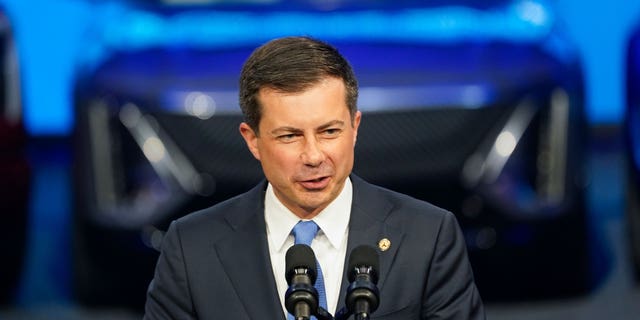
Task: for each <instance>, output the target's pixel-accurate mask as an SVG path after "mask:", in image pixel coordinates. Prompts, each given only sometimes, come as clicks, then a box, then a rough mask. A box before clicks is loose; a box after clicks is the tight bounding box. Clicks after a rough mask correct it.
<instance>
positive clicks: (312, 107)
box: [258, 78, 349, 122]
mask: <svg viewBox="0 0 640 320" xmlns="http://www.w3.org/2000/svg"><path fill="white" fill-rule="evenodd" d="M258 99H259V101H260V104H261V106H262V120H261V122H263V121H267V122H273V121H276V122H287V121H299V120H302V119H309V120H312V119H325V118H335V119H342V118H343V117H344V116H345V114H347V115H348V114H349V110H348V107H347V103H346V89H345V85H344V82H343V81H342V79H339V78H325V79H322V80H321V81H318V82H317V83H315V84H313V85H311V86H310V87H308V88H306V89H304V90H303V91H301V92H283V91H281V90H278V89H275V88H269V87H265V88H262V89H260V91H259V92H258Z"/></svg>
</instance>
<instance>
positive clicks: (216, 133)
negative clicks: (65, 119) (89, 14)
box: [74, 1, 593, 308]
mask: <svg viewBox="0 0 640 320" xmlns="http://www.w3.org/2000/svg"><path fill="white" fill-rule="evenodd" d="M467 2H469V3H471V2H473V1H467ZM467 2H465V3H467ZM473 3H480V2H473ZM495 3H501V4H505V3H511V2H509V1H496V2H493V3H492V4H495ZM531 3H535V2H530V4H531ZM435 8H436V9H434V10H435V11H429V10H427V11H423V10H418V11H408V12H393V13H391V14H390V15H391V16H392V17H391V18H389V17H388V16H385V15H384V14H383V13H380V15H376V14H372V13H371V12H367V13H366V14H362V15H361V14H360V11H358V10H355V9H354V10H353V11H344V12H343V11H339V15H338V16H331V17H330V18H333V20H332V21H338V20H340V19H342V18H344V17H351V18H352V19H351V20H354V19H355V20H358V21H359V22H362V21H363V20H364V19H365V17H364V16H368V17H373V19H383V20H385V19H392V20H393V19H401V20H402V21H405V23H407V26H406V27H407V28H409V27H410V26H409V25H410V24H411V23H416V21H419V20H420V19H422V18H424V17H430V18H437V17H438V15H439V14H442V12H440V11H438V10H439V9H437V8H440V7H439V6H436V7H435ZM447 8H449V7H447ZM470 8H471V9H469V11H464V12H463V13H464V14H469V13H472V14H478V15H482V14H484V13H483V12H484V11H483V10H489V9H487V8H485V7H484V6H475V7H474V6H470ZM538 9H540V8H538ZM451 10H454V11H447V12H446V13H451V12H457V11H455V10H459V8H458V7H453V8H452V9H451ZM434 12H435V14H434ZM212 14H216V13H215V12H214V13H212ZM236 14H237V12H236ZM275 14H276V15H277V14H280V13H278V12H276V13H275ZM291 14H292V16H291V17H290V18H291V19H293V20H295V21H302V20H309V19H314V16H313V15H309V14H306V13H305V14H303V15H302V18H300V16H299V14H300V13H297V12H294V13H291ZM316 14H318V13H316ZM319 14H320V15H321V16H320V17H319V18H318V17H316V19H317V20H318V21H325V20H326V19H327V16H324V15H323V14H326V13H319ZM249 15H250V16H251V17H253V18H255V17H254V16H253V15H251V14H249ZM261 15H267V14H266V13H261ZM420 15H426V16H420ZM171 16H172V17H175V16H176V15H173V14H172V15H171ZM496 16H499V15H496ZM216 17H217V16H216ZM411 17H413V19H416V20H410V19H411ZM416 17H417V18H416ZM236 18H237V17H236ZM279 18H280V19H282V15H280V16H279ZM181 19H184V16H181ZM261 19H267V20H269V19H270V18H269V17H268V16H267V17H266V18H265V16H262V18H261ZM407 19H409V21H406V20H407ZM472 20H473V19H472ZM269 21H272V20H269ZM375 21H380V20H375ZM449 22H451V21H449ZM260 23H261V22H256V24H255V25H254V27H255V26H257V25H258V24H260ZM436 23H437V22H436ZM431 27H432V26H427V27H424V28H423V29H421V31H420V32H423V31H424V30H427V29H429V28H431ZM362 28H365V29H366V25H363V26H362ZM187 29H188V28H187ZM212 29H213V28H212ZM207 30H210V29H207ZM234 30H235V29H234ZM251 30H253V29H251ZM494 31H495V30H493V31H492V32H494ZM174 32H177V33H178V32H179V31H175V30H174ZM230 32H233V31H230ZM387 33H388V35H387V36H386V37H385V36H382V37H380V36H379V34H376V37H367V36H365V37H357V36H344V37H333V38H332V37H331V36H327V38H329V39H327V40H329V41H330V42H331V43H332V44H334V45H336V46H337V47H338V49H339V50H340V51H341V52H342V53H343V54H344V55H345V56H346V57H347V59H348V60H349V61H350V62H351V63H352V64H353V67H354V70H355V72H356V75H357V77H358V79H359V83H360V99H359V108H360V109H361V110H362V111H363V121H362V124H361V126H360V134H359V136H358V144H357V146H356V155H355V166H354V172H355V173H356V174H358V175H360V176H361V177H363V178H364V179H366V180H368V181H370V182H373V183H376V184H379V185H383V186H386V187H388V188H391V189H394V190H397V191H400V192H403V193H406V194H409V195H412V196H414V197H417V198H420V199H424V200H427V201H430V202H432V203H434V204H436V205H439V206H442V207H444V208H446V209H449V210H451V211H452V212H454V213H456V214H457V215H458V219H459V221H460V223H461V226H462V229H463V232H464V234H465V237H466V240H467V245H468V247H469V255H470V259H471V263H472V266H473V268H474V271H475V276H476V281H477V284H478V287H479V289H480V291H481V294H482V296H483V298H484V299H485V300H486V301H521V300H525V299H543V298H552V297H558V296H570V295H576V294H583V293H586V292H588V290H589V289H590V288H591V287H592V285H593V274H592V270H591V269H590V263H589V262H590V261H589V259H590V253H589V250H590V248H589V244H588V241H587V234H586V232H587V221H586V220H587V219H586V209H585V188H586V179H585V177H584V170H583V163H584V151H585V150H584V147H585V143H586V141H585V140H584V137H585V136H586V135H585V133H586V131H585V130H586V127H585V125H586V123H585V118H584V110H583V83H582V71H581V67H580V64H579V61H578V60H577V59H575V57H573V56H572V55H570V54H567V52H566V51H562V50H557V49H558V47H562V45H561V44H558V43H557V41H558V39H556V38H553V37H549V39H547V40H548V41H546V40H545V41H531V40H530V39H524V40H523V39H520V40H513V39H505V38H496V37H494V34H484V35H482V36H478V37H466V36H463V37H460V38H457V39H455V40H451V39H449V40H446V39H445V40H444V41H442V39H440V40H437V41H436V40H434V39H427V40H424V39H416V38H411V37H409V38H403V36H406V34H399V33H393V32H391V31H388V30H387ZM247 37H248V38H249V40H245V39H244V38H243V39H242V40H241V41H238V42H230V43H226V44H225V45H220V46H212V47H206V46H205V47H198V46H186V45H175V44H173V45H152V46H147V47H144V48H124V49H120V50H115V51H114V52H112V53H111V54H110V55H108V57H107V58H106V59H105V60H104V61H102V62H101V63H100V64H99V65H97V66H96V67H95V68H93V69H91V70H89V71H88V72H86V73H84V74H82V75H80V76H79V77H78V81H77V87H76V115H77V120H76V123H77V131H76V142H77V144H76V147H77V159H76V160H77V161H76V164H77V165H76V166H75V168H76V170H77V172H76V173H77V174H76V187H77V194H78V195H79V196H78V197H77V204H76V217H75V221H76V226H75V237H76V241H74V243H75V245H76V248H75V255H74V256H75V268H76V271H75V272H74V276H75V286H76V292H77V296H78V298H79V299H80V301H82V302H85V303H88V304H119V305H127V306H131V307H134V308H140V307H141V306H142V304H143V301H144V298H145V297H144V292H145V290H146V286H147V285H148V283H149V281H150V280H151V278H152V276H153V266H154V264H155V261H156V259H157V252H156V251H155V249H157V248H158V245H159V243H160V241H161V238H162V233H163V231H164V230H166V228H167V226H168V224H169V223H170V221H172V220H173V219H176V218H178V217H180V216H182V215H184V214H186V213H188V212H190V211H193V210H196V209H200V208H203V207H206V206H210V205H212V204H215V203H217V202H219V201H222V200H224V199H227V198H229V197H231V196H233V195H236V194H238V193H240V192H243V191H246V190H248V189H249V188H250V187H252V186H254V185H255V184H256V183H257V182H258V181H260V180H261V179H262V178H263V177H262V172H261V170H260V166H259V164H258V162H257V161H256V160H255V159H253V157H252V156H251V154H250V153H249V151H248V150H246V147H245V145H244V142H243V141H242V139H241V137H240V135H239V134H238V125H239V123H240V122H241V121H242V116H241V114H240V110H239V107H238V100H237V81H238V80H237V79H238V75H239V71H240V68H241V65H242V63H243V61H244V60H245V59H246V58H247V57H248V56H249V54H250V53H251V51H252V50H253V48H255V47H256V46H257V45H259V43H260V42H261V41H263V40H264V39H262V40H257V39H255V38H252V37H251V36H247ZM551 38H553V39H551ZM562 53H564V54H562ZM114 292H117V295H115V294H114Z"/></svg>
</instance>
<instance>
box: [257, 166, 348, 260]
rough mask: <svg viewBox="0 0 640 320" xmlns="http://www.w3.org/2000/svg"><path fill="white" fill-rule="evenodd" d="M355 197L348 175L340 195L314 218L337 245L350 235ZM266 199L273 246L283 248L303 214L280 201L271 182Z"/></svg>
mask: <svg viewBox="0 0 640 320" xmlns="http://www.w3.org/2000/svg"><path fill="white" fill-rule="evenodd" d="M352 198H353V186H352V184H351V179H350V178H347V179H346V180H345V183H344V187H343V188H342V191H341V192H340V194H338V197H336V198H335V199H334V200H333V201H332V202H331V203H330V204H329V205H328V206H327V207H326V208H324V210H322V211H321V212H320V213H319V214H318V215H317V216H315V217H314V218H313V219H312V220H313V221H315V223H316V224H318V227H320V229H321V230H322V231H321V232H322V233H324V234H325V236H326V237H327V239H328V240H329V242H330V243H331V245H332V246H333V247H334V248H338V247H340V245H341V244H342V241H343V240H344V237H345V235H346V231H347V227H348V226H349V216H350V215H351V201H352ZM264 203H265V222H266V225H267V234H268V237H269V239H271V245H273V248H277V250H278V251H280V250H282V249H283V246H284V244H285V242H286V241H287V237H288V236H289V234H290V233H291V229H293V227H294V226H295V225H296V223H298V221H300V218H299V217H298V216H296V215H295V214H294V213H293V212H291V211H290V210H289V209H288V208H287V207H285V206H284V204H282V202H280V199H278V197H276V194H275V193H274V191H273V187H272V186H271V183H269V184H268V186H267V191H266V193H265V201H264Z"/></svg>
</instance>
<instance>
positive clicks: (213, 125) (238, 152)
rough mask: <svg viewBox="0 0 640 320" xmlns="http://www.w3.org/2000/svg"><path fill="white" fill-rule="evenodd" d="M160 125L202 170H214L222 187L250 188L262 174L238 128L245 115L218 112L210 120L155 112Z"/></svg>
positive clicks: (210, 172) (218, 184)
mask: <svg viewBox="0 0 640 320" xmlns="http://www.w3.org/2000/svg"><path fill="white" fill-rule="evenodd" d="M153 116H154V117H155V118H156V120H157V121H158V123H159V124H160V126H161V127H162V128H163V130H164V131H165V132H167V134H169V136H170V137H171V139H173V140H174V142H175V143H176V144H177V145H178V146H179V148H180V149H181V150H182V152H184V153H185V155H186V156H187V158H188V159H189V160H190V161H191V163H192V164H193V166H194V167H195V169H196V170H197V171H198V172H201V173H208V174H210V175H211V176H212V177H213V178H214V179H215V181H216V184H217V189H218V191H222V190H221V189H227V190H224V192H223V193H225V194H226V193H229V192H231V193H232V192H234V191H235V192H236V193H237V192H238V190H228V189H229V188H231V189H234V188H240V189H248V188H249V187H250V186H253V185H254V184H256V183H257V182H258V181H259V180H260V179H261V178H262V177H263V175H262V171H261V168H260V163H259V162H258V161H257V160H255V159H254V158H253V156H252V155H251V153H250V152H249V150H248V149H247V147H246V144H245V143H244V140H242V137H241V136H240V133H239V131H238V125H239V124H240V122H241V121H242V116H241V115H221V116H214V117H211V118H209V119H206V120H202V119H199V118H196V117H192V116H187V115H184V114H169V113H154V114H153Z"/></svg>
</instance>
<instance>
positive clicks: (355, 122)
mask: <svg viewBox="0 0 640 320" xmlns="http://www.w3.org/2000/svg"><path fill="white" fill-rule="evenodd" d="M361 119H362V113H361V112H360V111H356V114H355V116H354V117H353V145H354V146H355V145H356V141H357V140H358V127H360V120H361Z"/></svg>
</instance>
